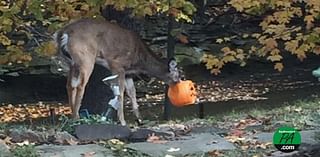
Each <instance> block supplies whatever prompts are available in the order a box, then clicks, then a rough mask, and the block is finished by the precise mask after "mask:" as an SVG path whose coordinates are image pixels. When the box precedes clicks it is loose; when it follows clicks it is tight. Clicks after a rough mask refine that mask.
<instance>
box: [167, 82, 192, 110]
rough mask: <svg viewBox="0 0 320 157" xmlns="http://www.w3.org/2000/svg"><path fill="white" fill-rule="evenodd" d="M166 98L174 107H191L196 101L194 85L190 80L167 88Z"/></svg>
mask: <svg viewBox="0 0 320 157" xmlns="http://www.w3.org/2000/svg"><path fill="white" fill-rule="evenodd" d="M168 97H169V99H170V101H171V103H172V104H173V105H174V106H177V107H182V106H187V105H192V104H194V103H195V102H196V100H197V91H196V88H195V84H194V83H193V82H192V81H191V80H184V81H180V82H178V83H176V84H174V85H171V86H169V90H168Z"/></svg>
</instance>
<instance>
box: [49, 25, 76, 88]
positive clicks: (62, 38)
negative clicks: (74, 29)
mask: <svg viewBox="0 0 320 157" xmlns="http://www.w3.org/2000/svg"><path fill="white" fill-rule="evenodd" d="M53 38H54V40H55V42H56V45H57V48H58V53H59V57H60V58H61V59H62V60H63V61H65V62H66V63H67V64H68V65H69V66H70V69H69V70H70V71H69V73H70V77H71V86H72V87H77V86H78V85H79V84H80V67H79V65H77V64H76V63H75V62H74V61H73V60H72V57H71V55H70V50H69V49H68V42H69V35H68V33H66V32H63V31H58V32H56V33H54V35H53Z"/></svg>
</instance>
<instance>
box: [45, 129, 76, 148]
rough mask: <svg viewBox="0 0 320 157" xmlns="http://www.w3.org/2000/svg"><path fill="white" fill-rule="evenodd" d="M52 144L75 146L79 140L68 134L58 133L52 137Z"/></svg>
mask: <svg viewBox="0 0 320 157" xmlns="http://www.w3.org/2000/svg"><path fill="white" fill-rule="evenodd" d="M49 141H50V142H52V143H57V144H68V145H73V144H75V143H77V141H78V139H77V138H75V137H74V136H72V135H70V134H69V133H68V132H66V131H64V132H56V133H55V134H53V135H52V136H51V137H50V140H49Z"/></svg>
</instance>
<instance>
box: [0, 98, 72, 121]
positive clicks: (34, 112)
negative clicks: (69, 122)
mask: <svg viewBox="0 0 320 157" xmlns="http://www.w3.org/2000/svg"><path fill="white" fill-rule="evenodd" d="M50 110H51V112H52V111H53V112H54V113H55V114H56V115H61V114H65V115H67V114H71V109H70V107H66V106H65V105H62V104H60V103H58V104H43V103H42V102H39V103H37V104H19V105H12V104H8V105H2V106H1V107H0V123H4V122H22V121H25V120H28V119H35V118H43V117H48V116H50Z"/></svg>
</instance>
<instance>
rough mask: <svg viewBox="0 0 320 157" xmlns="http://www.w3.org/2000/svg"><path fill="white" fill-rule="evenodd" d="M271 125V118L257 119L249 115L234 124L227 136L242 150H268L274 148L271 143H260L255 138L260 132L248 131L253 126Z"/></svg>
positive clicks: (226, 137)
mask: <svg viewBox="0 0 320 157" xmlns="http://www.w3.org/2000/svg"><path fill="white" fill-rule="evenodd" d="M269 124H271V117H263V118H255V117H253V116H251V115H248V116H247V117H246V118H245V119H241V120H238V121H237V122H235V123H234V124H233V127H232V129H231V131H230V132H229V134H228V135H227V136H225V139H227V140H228V141H229V142H231V143H234V144H236V145H237V146H239V147H240V148H241V149H242V150H248V149H259V148H260V149H268V148H270V147H271V146H272V143H271V142H265V143H264V142H260V141H258V140H257V139H255V138H256V137H255V136H254V135H255V134H256V133H257V132H259V131H258V130H254V129H253V130H250V131H249V130H246V129H247V128H248V127H251V126H260V125H261V126H262V125H269Z"/></svg>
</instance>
